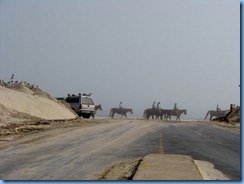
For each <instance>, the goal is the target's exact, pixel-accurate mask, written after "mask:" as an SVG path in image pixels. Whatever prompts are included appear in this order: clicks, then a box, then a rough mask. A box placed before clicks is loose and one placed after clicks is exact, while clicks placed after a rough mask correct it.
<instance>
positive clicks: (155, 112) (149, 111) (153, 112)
mask: <svg viewBox="0 0 244 184" xmlns="http://www.w3.org/2000/svg"><path fill="white" fill-rule="evenodd" d="M150 116H152V119H154V116H156V118H158V116H159V111H158V110H157V109H145V111H144V113H143V117H144V118H146V119H149V118H150Z"/></svg>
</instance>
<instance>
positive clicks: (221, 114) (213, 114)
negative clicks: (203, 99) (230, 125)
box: [205, 110, 229, 120]
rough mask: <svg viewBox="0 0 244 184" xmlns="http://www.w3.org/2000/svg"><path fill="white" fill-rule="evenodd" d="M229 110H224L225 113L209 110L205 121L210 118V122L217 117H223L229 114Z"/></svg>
mask: <svg viewBox="0 0 244 184" xmlns="http://www.w3.org/2000/svg"><path fill="white" fill-rule="evenodd" d="M228 111H229V110H224V111H215V110H209V111H208V112H207V114H206V116H205V119H206V118H207V117H208V115H210V116H209V120H211V119H212V118H213V116H215V117H217V118H218V117H223V116H225V115H226V114H227V113H228Z"/></svg>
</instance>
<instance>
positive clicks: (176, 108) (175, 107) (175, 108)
mask: <svg viewBox="0 0 244 184" xmlns="http://www.w3.org/2000/svg"><path fill="white" fill-rule="evenodd" d="M177 110H178V107H177V103H175V105H174V111H175V112H177Z"/></svg>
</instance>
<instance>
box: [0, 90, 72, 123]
mask: <svg viewBox="0 0 244 184" xmlns="http://www.w3.org/2000/svg"><path fill="white" fill-rule="evenodd" d="M19 89H21V90H18V89H17V90H15V89H9V88H6V87H3V86H0V104H1V105H2V106H4V108H5V109H6V108H7V109H9V110H10V111H11V110H13V111H18V112H21V113H26V114H29V115H31V116H35V117H39V118H42V119H47V120H57V119H73V118H76V115H75V114H74V113H73V112H72V111H71V110H70V109H69V108H67V107H66V106H65V105H63V104H61V103H59V102H57V101H55V100H53V99H51V98H47V97H45V96H41V95H37V94H35V93H34V92H33V93H32V91H31V90H30V89H28V88H27V87H22V88H19Z"/></svg>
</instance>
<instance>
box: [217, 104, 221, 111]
mask: <svg viewBox="0 0 244 184" xmlns="http://www.w3.org/2000/svg"><path fill="white" fill-rule="evenodd" d="M216 111H218V112H219V111H221V109H220V108H219V104H217V107H216Z"/></svg>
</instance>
